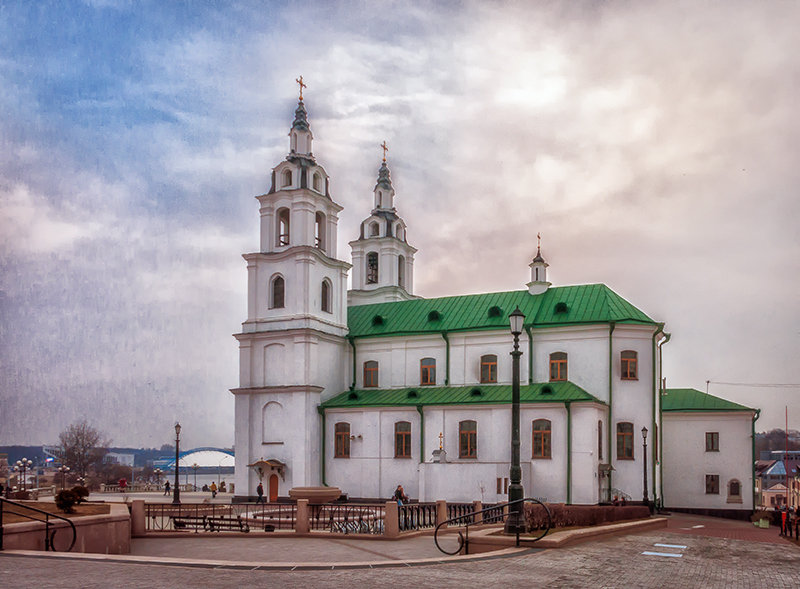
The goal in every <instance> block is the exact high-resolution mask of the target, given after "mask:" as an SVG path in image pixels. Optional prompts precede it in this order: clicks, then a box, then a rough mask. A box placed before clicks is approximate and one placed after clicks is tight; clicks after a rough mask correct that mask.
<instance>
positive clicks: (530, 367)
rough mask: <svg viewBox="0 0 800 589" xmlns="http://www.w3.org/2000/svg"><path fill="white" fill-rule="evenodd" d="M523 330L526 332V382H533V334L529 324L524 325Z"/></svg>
mask: <svg viewBox="0 0 800 589" xmlns="http://www.w3.org/2000/svg"><path fill="white" fill-rule="evenodd" d="M525 332H526V333H527V334H528V384H533V334H532V333H531V326H530V325H526V326H525Z"/></svg>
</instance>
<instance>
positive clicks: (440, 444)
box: [439, 432, 444, 450]
mask: <svg viewBox="0 0 800 589" xmlns="http://www.w3.org/2000/svg"><path fill="white" fill-rule="evenodd" d="M443 439H444V435H443V434H442V432H439V450H441V449H442V440H443Z"/></svg>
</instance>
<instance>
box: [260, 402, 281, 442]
mask: <svg viewBox="0 0 800 589" xmlns="http://www.w3.org/2000/svg"><path fill="white" fill-rule="evenodd" d="M282 423H283V405H281V404H280V403H278V402H277V401H270V402H269V403H267V404H266V405H264V408H263V409H262V410H261V441H262V443H264V444H277V443H282V442H281V441H280V437H281V436H280V435H279V434H276V432H280V427H281V424H282Z"/></svg>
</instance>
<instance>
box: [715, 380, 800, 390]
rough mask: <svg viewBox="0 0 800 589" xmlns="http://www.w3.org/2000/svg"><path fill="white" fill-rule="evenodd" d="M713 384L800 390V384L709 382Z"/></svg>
mask: <svg viewBox="0 0 800 589" xmlns="http://www.w3.org/2000/svg"><path fill="white" fill-rule="evenodd" d="M708 382H709V383H711V384H722V385H726V386H729V387H758V388H774V389H794V388H800V384H796V383H784V382H780V383H775V382H772V383H758V382H719V381H717V380H709V381H708Z"/></svg>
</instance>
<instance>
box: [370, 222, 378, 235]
mask: <svg viewBox="0 0 800 589" xmlns="http://www.w3.org/2000/svg"><path fill="white" fill-rule="evenodd" d="M378 233H380V226H379V225H378V223H377V222H376V221H373V222H372V223H370V224H369V236H370V237H378Z"/></svg>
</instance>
